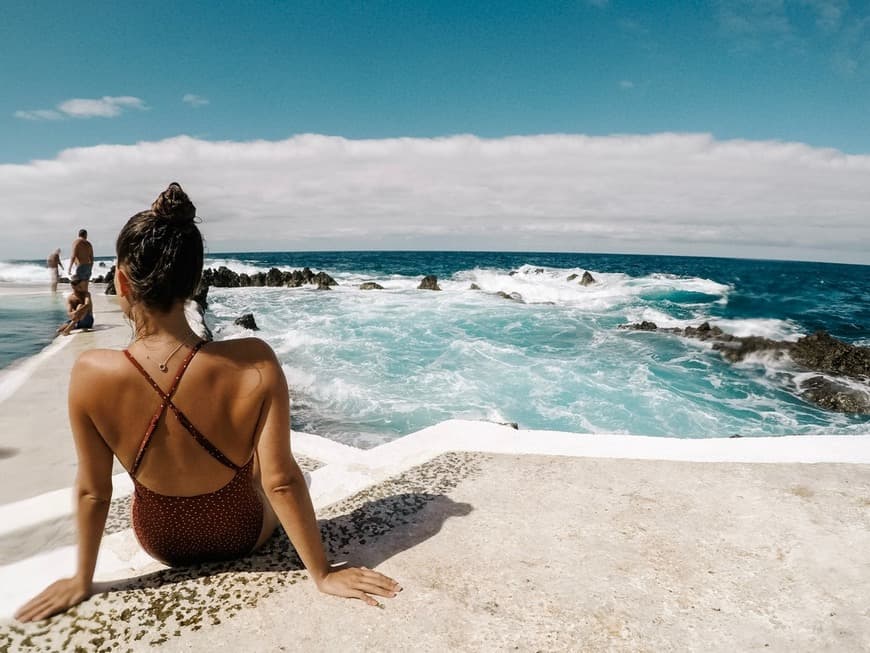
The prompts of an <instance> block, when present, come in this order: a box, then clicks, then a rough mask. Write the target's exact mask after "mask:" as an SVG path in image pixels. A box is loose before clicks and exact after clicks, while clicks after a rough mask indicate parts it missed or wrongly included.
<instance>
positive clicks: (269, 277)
mask: <svg viewBox="0 0 870 653" xmlns="http://www.w3.org/2000/svg"><path fill="white" fill-rule="evenodd" d="M266 285H267V286H269V287H272V288H276V287H278V286H283V285H284V273H283V272H281V270H279V269H278V268H269V271H268V272H267V273H266Z"/></svg>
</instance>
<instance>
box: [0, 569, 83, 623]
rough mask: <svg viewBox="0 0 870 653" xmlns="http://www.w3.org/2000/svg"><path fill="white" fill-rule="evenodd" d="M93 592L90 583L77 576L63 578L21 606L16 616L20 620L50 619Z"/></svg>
mask: <svg viewBox="0 0 870 653" xmlns="http://www.w3.org/2000/svg"><path fill="white" fill-rule="evenodd" d="M92 593H93V592H92V588H91V586H90V583H88V584H84V583H82V581H80V580H79V579H77V578H62V579H60V580H59V581H57V582H55V583H52V584H51V585H49V586H48V587H46V588H45V589H44V590H42V592H41V593H40V594H38V595H37V596H35V597H33V598H32V599H30V601H28V602H27V603H26V604H24V605H23V606H21V607H20V608H19V609H18V612H16V613H15V618H16V619H18V620H19V621H39V620H40V619H48V618H49V617H50V616H52V615H55V614H57V613H58V612H64V611H66V610H69V609H70V608H71V607H73V606H74V605H78V604H79V603H81V602H82V601H84V600H86V599H88V598H89V597H90V596H91V594H92Z"/></svg>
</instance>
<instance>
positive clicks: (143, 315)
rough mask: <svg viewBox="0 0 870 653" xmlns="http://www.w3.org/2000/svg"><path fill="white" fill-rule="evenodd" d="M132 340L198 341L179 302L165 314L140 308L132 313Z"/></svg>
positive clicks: (182, 305)
mask: <svg viewBox="0 0 870 653" xmlns="http://www.w3.org/2000/svg"><path fill="white" fill-rule="evenodd" d="M133 315H134V319H133V322H134V324H135V327H134V332H135V335H134V338H133V339H134V340H145V339H147V340H151V341H156V342H195V341H197V340H199V336H197V335H196V334H195V333H194V332H193V330H192V329H191V328H190V325H189V324H188V323H187V317H186V316H185V314H184V304H183V303H182V302H179V303H177V304H175V305H174V306H173V307H172V308H170V309H169V310H168V311H166V312H165V313H163V312H160V311H154V310H150V309H147V308H145V307H142V306H140V307H139V308H138V310H136V311H134V312H133Z"/></svg>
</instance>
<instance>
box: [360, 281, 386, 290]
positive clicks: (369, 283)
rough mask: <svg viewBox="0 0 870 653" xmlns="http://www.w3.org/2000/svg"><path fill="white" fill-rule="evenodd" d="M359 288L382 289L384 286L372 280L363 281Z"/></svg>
mask: <svg viewBox="0 0 870 653" xmlns="http://www.w3.org/2000/svg"><path fill="white" fill-rule="evenodd" d="M359 289H360V290H383V289H384V287H383V286H382V285H381V284H379V283H375V282H374V281H365V282H363V283H361V284H360V285H359Z"/></svg>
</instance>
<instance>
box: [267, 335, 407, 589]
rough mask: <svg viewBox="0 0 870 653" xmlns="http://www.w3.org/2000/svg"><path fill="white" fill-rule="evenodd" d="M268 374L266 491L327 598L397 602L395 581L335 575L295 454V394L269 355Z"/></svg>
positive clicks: (368, 573)
mask: <svg viewBox="0 0 870 653" xmlns="http://www.w3.org/2000/svg"><path fill="white" fill-rule="evenodd" d="M269 357H270V360H269V361H268V363H267V364H266V365H265V369H264V370H263V376H264V381H265V383H266V387H267V396H266V399H265V402H264V405H263V409H262V410H263V412H262V417H261V420H262V424H263V426H262V430H261V431H260V437H259V441H258V443H257V457H258V459H259V462H260V470H261V473H262V483H263V490H264V491H265V492H266V496H267V497H268V499H269V503H270V504H271V505H272V508H273V509H274V510H275V514H276V515H277V516H278V519H279V520H280V522H281V525H282V526H283V527H284V530H285V531H286V532H287V535H288V536H289V537H290V541H291V542H292V543H293V546H294V547H295V548H296V551H297V553H299V557H300V558H301V559H302V562H303V564H304V565H305V567H306V568H307V569H308V572H309V573H310V574H311V577H312V578H313V579H314V582H315V583H317V587H318V588H319V589H320V590H321V591H322V592H325V593H327V594H334V595H336V596H344V597H348V598H357V599H360V600H362V601H365V602H366V603H368V604H369V605H378V602H377V600H376V599H374V598H373V597H372V596H370V595H371V594H375V595H377V596H386V597H394V596H396V593H397V592H399V591H401V589H402V588H401V587H399V584H398V583H396V582H395V581H394V580H393V579H392V578H388V577H387V576H384V575H383V574H381V573H378V572H376V571H372V570H370V569H365V568H357V567H351V568H346V569H345V568H342V569H339V570H333V569H332V568H331V567H330V566H329V563H328V562H327V560H326V554H325V553H324V550H323V542H322V541H321V539H320V529H319V528H318V526H317V520H316V518H315V515H314V507H313V505H312V503H311V495H310V494H309V493H308V486H307V485H306V483H305V477H304V476H303V475H302V471H301V470H300V469H299V465H297V464H296V460H295V459H294V458H293V454H292V452H291V451H290V394H289V391H288V388H287V380H286V378H285V377H284V373H283V371H282V370H281V367H280V365H279V364H278V361H277V359H275V354H274V353H273V352H272V351H271V349H270V350H269Z"/></svg>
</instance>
